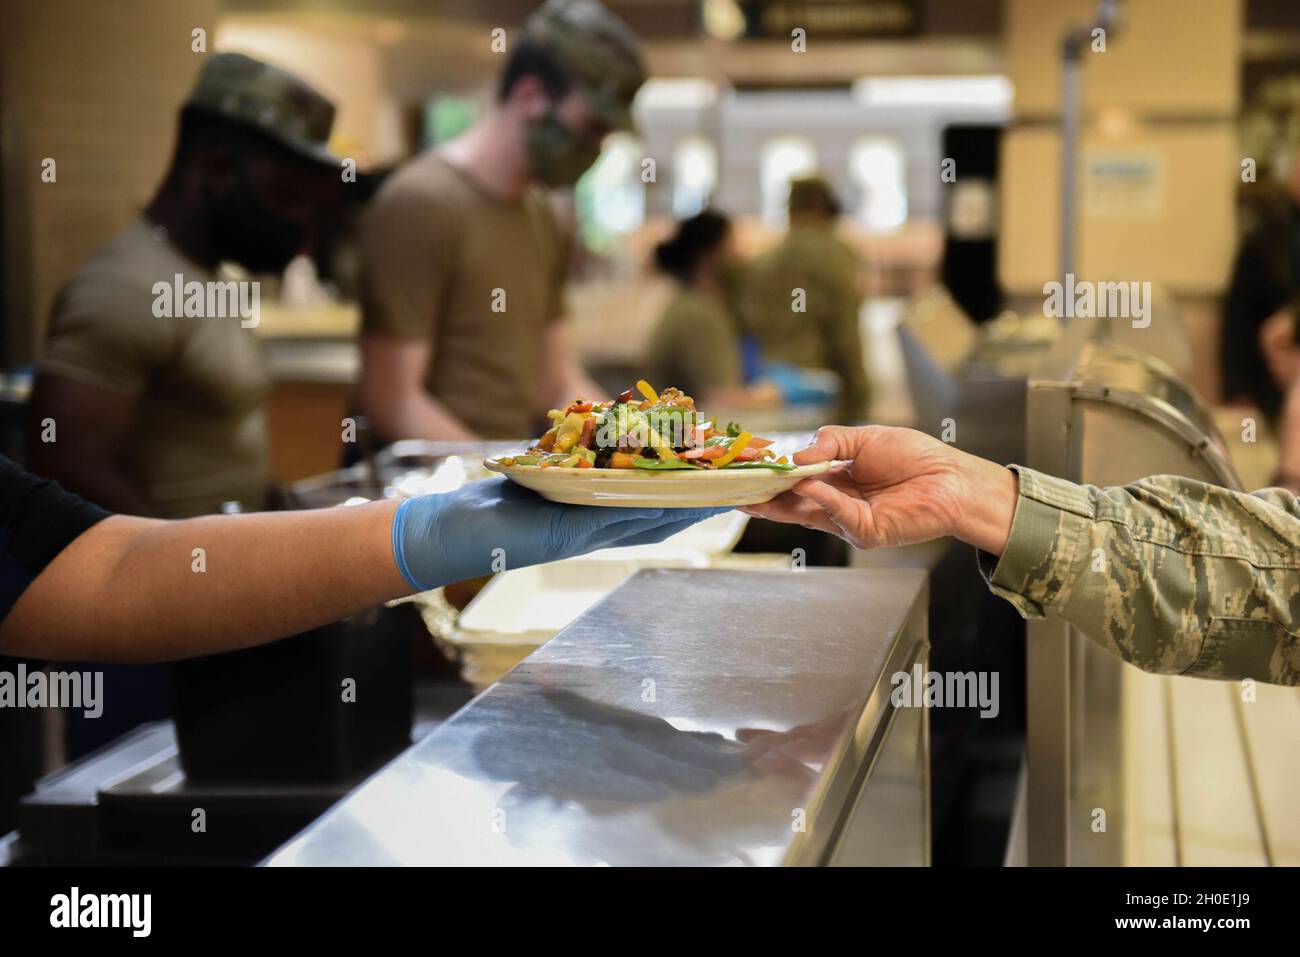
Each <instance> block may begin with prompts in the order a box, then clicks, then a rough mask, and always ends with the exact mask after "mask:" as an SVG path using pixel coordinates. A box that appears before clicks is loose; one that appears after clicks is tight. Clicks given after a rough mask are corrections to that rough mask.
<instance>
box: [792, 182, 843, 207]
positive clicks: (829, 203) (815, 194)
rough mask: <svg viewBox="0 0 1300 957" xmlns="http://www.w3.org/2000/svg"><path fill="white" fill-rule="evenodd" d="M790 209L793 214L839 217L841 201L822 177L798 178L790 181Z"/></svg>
mask: <svg viewBox="0 0 1300 957" xmlns="http://www.w3.org/2000/svg"><path fill="white" fill-rule="evenodd" d="M789 209H790V212H792V213H826V214H828V215H830V216H838V215H839V213H840V201H839V198H838V197H837V196H836V195H835V190H833V189H832V188H831V184H830V183H828V182H827V181H826V180H825V179H824V178H823V177H821V176H796V177H795V178H794V179H792V180H790V201H789Z"/></svg>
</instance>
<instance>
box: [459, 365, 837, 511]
mask: <svg viewBox="0 0 1300 957" xmlns="http://www.w3.org/2000/svg"><path fill="white" fill-rule="evenodd" d="M548 415H549V418H550V420H551V423H552V424H551V428H550V429H548V430H547V431H546V433H545V434H544V435H542V437H541V438H540V439H538V440H537V441H536V442H535V443H533V445H532V447H531V448H529V449H528V450H527V451H525V452H521V453H519V454H518V455H507V456H502V457H500V458H495V459H488V460H487V462H485V463H484V464H485V465H486V466H487V467H488V468H489V469H491V470H492V471H493V472H500V473H501V474H502V475H504V476H506V477H507V478H508V479H510V480H511V481H513V482H517V483H518V484H520V485H522V486H524V487H525V488H530V489H532V490H533V491H535V492H537V493H539V494H540V495H542V497H544V498H548V499H550V500H551V501H553V502H564V503H566V504H569V505H612V506H626V507H647V506H648V507H656V506H658V507H663V508H706V507H718V506H722V507H725V506H735V505H756V504H758V503H759V502H766V501H768V500H770V499H772V498H775V497H776V496H777V495H780V494H781V493H782V492H784V491H786V490H788V489H790V488H792V487H793V486H794V485H795V484H797V483H798V482H799V481H801V480H802V479H805V478H807V477H808V476H810V475H818V474H820V473H822V472H825V471H826V470H827V469H829V468H831V466H832V464H833V463H830V462H822V463H818V464H816V465H803V466H796V465H794V464H793V463H792V462H790V460H789V457H788V456H786V455H781V454H778V453H777V452H776V451H775V450H773V449H772V447H771V446H772V442H771V440H770V439H766V438H763V437H762V436H757V435H752V434H750V433H749V432H746V431H745V430H744V429H743V428H742V427H741V426H740V425H738V424H737V423H734V422H729V423H726V424H719V423H717V422H713V421H712V420H710V419H708V418H707V417H706V416H705V415H703V414H701V413H700V412H699V411H698V410H697V409H696V408H695V400H694V399H692V398H691V397H690V396H688V395H686V394H684V393H682V392H680V391H679V390H677V389H665V390H663V392H656V391H655V390H654V389H653V388H652V387H651V386H650V385H649V383H647V382H645V381H644V380H642V381H640V382H638V383H637V384H636V388H634V389H629V390H627V391H626V392H624V393H623V394H622V395H620V396H619V397H618V398H617V399H613V400H610V401H607V402H591V401H586V400H583V399H575V400H574V401H573V402H571V403H569V405H568V406H567V407H566V408H564V409H552V410H551V411H550V413H548Z"/></svg>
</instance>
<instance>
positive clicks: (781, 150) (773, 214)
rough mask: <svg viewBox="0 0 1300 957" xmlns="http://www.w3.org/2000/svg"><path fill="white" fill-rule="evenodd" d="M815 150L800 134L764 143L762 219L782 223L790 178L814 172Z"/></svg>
mask: <svg viewBox="0 0 1300 957" xmlns="http://www.w3.org/2000/svg"><path fill="white" fill-rule="evenodd" d="M816 169H817V150H816V149H815V148H814V147H813V144H812V142H811V141H810V140H807V139H805V138H804V137H802V136H778V137H776V138H774V139H770V140H768V141H767V142H766V143H764V144H763V150H762V152H761V153H760V154H759V160H758V171H759V172H758V176H759V188H760V189H761V190H762V204H763V222H765V223H767V224H768V225H769V226H783V225H784V224H785V223H786V220H787V214H786V201H787V200H788V199H789V198H790V180H791V179H793V178H794V177H796V176H803V175H806V174H808V173H812V172H815V171H816Z"/></svg>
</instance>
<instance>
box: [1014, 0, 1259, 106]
mask: <svg viewBox="0 0 1300 957" xmlns="http://www.w3.org/2000/svg"><path fill="white" fill-rule="evenodd" d="M1124 6H1125V9H1126V10H1127V14H1126V20H1125V23H1124V26H1123V27H1122V29H1121V30H1120V31H1119V33H1118V35H1117V36H1111V37H1108V38H1107V44H1106V52H1104V53H1093V52H1091V51H1088V52H1087V53H1085V54H1084V59H1083V64H1084V67H1083V82H1084V88H1085V90H1086V97H1087V102H1088V103H1090V104H1103V105H1107V106H1125V107H1129V108H1130V109H1134V110H1138V111H1140V112H1144V113H1148V114H1160V115H1168V116H1227V115H1230V114H1232V113H1235V111H1236V109H1237V100H1238V84H1237V73H1238V69H1239V63H1240V57H1241V34H1242V12H1241V4H1240V3H1239V2H1238V0H1129V2H1128V3H1126V4H1125V5H1124ZM1096 10H1097V0H1007V2H1006V5H1005V12H1004V14H1003V16H1004V17H1005V31H1006V33H1005V36H1006V62H1007V68H1008V71H1009V74H1010V76H1011V81H1012V83H1013V84H1014V85H1015V90H1016V100H1015V108H1016V115H1017V116H1020V117H1028V116H1044V115H1053V114H1055V113H1056V112H1057V111H1058V109H1059V104H1060V99H1061V65H1060V47H1061V44H1060V38H1061V37H1062V36H1064V34H1065V31H1066V30H1067V29H1068V28H1069V27H1071V26H1074V25H1079V24H1088V23H1091V22H1092V20H1093V18H1094V16H1095V14H1096Z"/></svg>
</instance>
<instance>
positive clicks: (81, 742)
mask: <svg viewBox="0 0 1300 957" xmlns="http://www.w3.org/2000/svg"><path fill="white" fill-rule="evenodd" d="M333 120H334V107H333V105H332V104H331V103H330V102H329V101H328V100H326V99H325V98H324V97H322V96H320V95H319V94H318V93H316V92H315V91H314V90H312V89H311V88H310V87H308V86H307V85H306V84H304V83H303V82H301V81H300V80H298V79H297V78H296V77H294V76H291V75H290V74H288V73H286V72H284V71H282V70H279V69H277V68H276V67H273V66H270V65H268V64H266V63H262V62H260V61H258V60H254V59H252V58H250V57H246V56H243V55H240V54H235V53H216V54H211V55H209V56H208V57H207V59H206V60H205V62H204V66H203V68H202V70H201V71H200V73H199V77H198V80H197V83H196V85H195V87H194V90H193V92H192V93H191V94H190V96H189V98H188V100H187V101H186V102H185V104H184V106H183V107H182V109H181V113H180V120H179V130H178V136H177V142H176V147H175V150H174V153H173V155H172V160H171V164H170V166H169V167H168V169H167V172H166V174H165V176H164V179H163V182H162V184H161V185H160V186H159V188H158V191H157V193H156V194H155V195H154V197H153V199H152V200H151V201H150V202H149V204H148V206H147V207H146V208H145V210H144V213H143V215H142V216H141V217H140V218H139V219H137V220H136V221H135V222H134V223H132V224H131V225H130V226H129V227H128V228H127V229H126V230H125V231H124V232H122V233H121V234H119V235H118V236H117V237H116V238H115V239H114V240H113V241H112V242H111V243H110V244H109V245H108V246H107V247H106V248H104V249H103V250H101V251H100V252H99V253H97V254H96V255H95V256H94V257H93V258H92V259H91V260H90V261H89V262H88V263H87V264H86V265H85V266H84V267H82V269H81V270H80V271H79V272H78V273H77V275H76V276H75V277H74V278H73V279H72V281H71V282H69V283H68V284H67V285H66V286H65V287H64V288H63V289H62V291H61V292H60V294H59V296H58V298H57V301H56V303H55V306H54V311H53V315H52V317H51V321H50V327H49V333H48V337H47V341H46V343H45V348H44V352H43V355H42V357H41V359H40V360H39V363H38V365H37V379H36V383H35V386H34V389H33V393H32V399H31V404H30V419H29V426H30V428H29V436H30V442H29V462H30V465H31V468H32V469H33V470H34V471H35V472H37V473H39V474H41V475H44V476H48V477H50V478H54V479H57V480H58V481H59V482H60V483H62V484H63V485H64V486H65V487H66V488H68V489H69V490H70V491H72V492H75V493H77V494H80V495H84V496H85V497H87V498H88V499H91V500H93V501H95V502H98V503H100V504H102V505H103V506H105V507H107V508H110V509H113V510H114V511H119V512H124V513H128V514H132V515H143V516H153V517H158V518H188V517H191V516H196V515H204V514H210V513H213V512H217V511H220V510H221V508H222V506H223V503H226V502H238V503H239V504H240V505H241V506H242V507H243V508H245V509H250V508H251V509H256V508H259V507H261V505H262V503H263V500H264V497H265V494H266V490H267V485H268V481H269V466H268V439H267V431H266V421H265V417H264V413H263V408H262V403H263V400H264V398H265V397H266V395H267V393H268V392H269V390H270V378H269V374H268V371H267V368H266V365H265V363H264V359H263V357H262V354H261V351H260V349H259V346H258V343H257V341H256V339H255V338H254V331H253V328H251V326H250V327H245V325H244V321H245V320H244V319H243V317H242V316H241V315H239V314H238V312H237V308H238V307H237V305H236V308H235V309H231V308H229V307H231V306H232V305H235V304H239V303H241V302H243V303H245V304H251V303H253V301H254V300H253V299H252V297H251V291H250V292H249V294H247V295H246V296H245V298H244V299H243V300H241V299H240V296H239V293H238V292H236V293H235V294H234V295H226V293H227V291H228V290H230V289H233V288H234V287H233V286H230V287H225V286H223V288H222V296H223V304H222V306H221V311H220V312H218V314H216V315H209V314H208V309H209V308H211V306H210V304H212V305H216V303H215V301H214V300H213V299H212V298H209V297H208V296H207V295H206V294H205V295H204V297H203V301H202V303H197V302H196V303H195V306H196V311H198V312H199V313H200V315H199V316H195V315H194V314H193V312H190V310H188V309H187V308H185V306H184V300H183V299H182V302H181V303H178V302H177V301H176V298H177V297H176V296H175V295H174V294H173V293H174V290H175V289H176V286H177V284H180V285H181V287H182V289H183V288H184V286H185V284H188V283H192V282H198V283H202V284H204V286H203V288H204V289H205V290H208V289H211V288H213V287H209V286H208V285H207V284H208V283H212V282H214V281H216V280H217V278H218V276H217V270H218V267H219V266H220V265H221V264H222V263H236V264H238V265H240V266H242V267H243V268H244V269H245V270H247V271H248V272H249V273H253V274H260V273H274V274H278V273H280V272H282V271H283V270H284V268H285V266H286V265H288V263H289V261H290V260H291V259H292V258H293V257H294V256H295V255H296V254H297V253H298V252H299V251H300V250H301V248H302V247H303V244H304V238H305V236H306V235H307V234H308V232H309V231H310V229H311V227H312V225H313V222H314V218H315V217H316V216H317V215H318V214H319V213H321V212H322V211H323V210H324V209H325V208H326V206H327V204H326V202H325V199H326V198H327V197H328V196H330V195H331V193H330V189H331V184H332V183H334V182H337V180H336V179H335V177H336V176H337V175H338V172H337V171H338V169H339V166H338V161H337V160H336V159H335V158H334V157H333V156H332V155H331V154H330V153H329V151H328V150H327V149H326V145H325V144H326V142H327V140H328V139H329V134H330V128H331V126H332V125H333ZM160 284H161V285H160ZM156 287H157V288H156ZM164 290H165V291H164ZM257 302H258V303H260V295H259V297H258V300H257ZM178 306H180V308H178ZM187 312H189V314H188V315H187ZM232 312H234V313H235V314H232ZM250 321H252V322H255V321H256V317H252V319H251V320H250ZM105 682H106V687H107V693H106V700H107V702H108V705H109V706H108V708H107V709H106V710H105V713H104V715H103V716H102V717H101V718H100V719H99V720H97V721H94V722H90V723H81V722H80V717H79V713H76V714H74V715H73V716H71V718H70V720H71V725H70V727H69V750H70V751H71V752H72V754H73V756H75V754H77V753H79V752H82V751H84V750H88V749H89V748H91V747H94V746H96V745H98V744H100V743H103V742H106V741H108V740H111V739H112V738H113V737H116V736H117V735H118V734H120V733H121V732H123V731H126V730H128V729H129V728H130V727H133V726H134V725H135V724H137V723H139V722H140V721H145V720H152V719H154V718H157V717H160V716H162V715H164V714H165V713H166V711H167V706H166V698H167V695H166V675H165V673H163V672H162V671H160V670H157V669H149V670H143V669H120V670H117V671H110V672H108V673H107V674H106V675H105Z"/></svg>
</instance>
